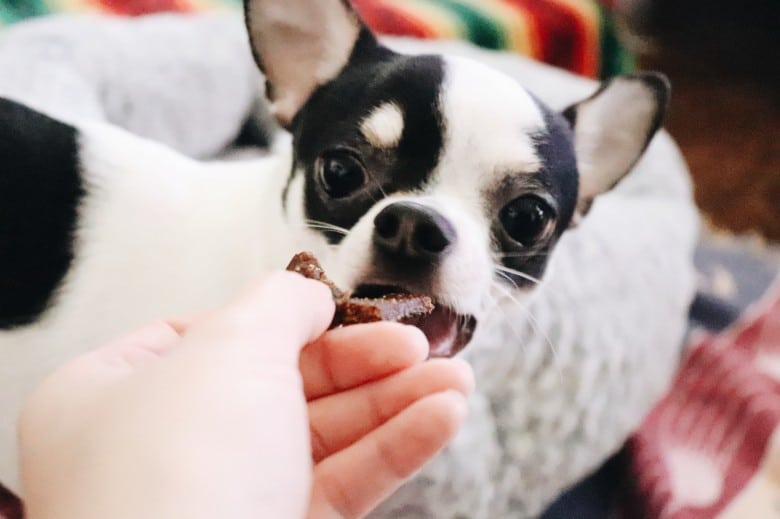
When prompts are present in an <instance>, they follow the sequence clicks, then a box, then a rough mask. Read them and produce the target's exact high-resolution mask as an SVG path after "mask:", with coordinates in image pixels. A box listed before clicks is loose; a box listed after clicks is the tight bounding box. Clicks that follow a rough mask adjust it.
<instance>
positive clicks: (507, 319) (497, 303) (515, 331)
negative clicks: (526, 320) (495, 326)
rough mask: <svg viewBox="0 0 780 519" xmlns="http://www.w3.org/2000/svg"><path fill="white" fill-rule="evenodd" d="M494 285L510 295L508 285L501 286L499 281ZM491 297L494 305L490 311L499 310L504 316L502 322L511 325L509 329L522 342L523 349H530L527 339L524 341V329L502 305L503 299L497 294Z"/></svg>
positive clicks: (524, 350)
mask: <svg viewBox="0 0 780 519" xmlns="http://www.w3.org/2000/svg"><path fill="white" fill-rule="evenodd" d="M493 286H494V287H495V288H498V289H501V290H503V291H505V292H504V293H505V294H506V295H509V291H508V289H506V287H503V286H501V285H499V284H497V283H493ZM491 299H492V301H491V303H492V306H491V307H490V308H489V311H490V312H491V313H492V312H493V310H498V311H499V312H500V313H501V316H502V319H501V320H502V322H504V323H507V325H508V326H509V329H510V330H511V331H512V333H513V334H514V335H515V337H516V338H517V340H518V342H520V347H521V348H522V349H523V352H526V351H527V349H528V346H527V345H526V343H525V341H523V333H522V330H519V329H518V328H517V325H516V323H515V320H514V319H512V318H511V316H510V315H509V312H507V310H506V309H504V308H503V307H502V306H501V301H500V300H499V298H498V297H496V296H491Z"/></svg>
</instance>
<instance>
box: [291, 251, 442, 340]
mask: <svg viewBox="0 0 780 519" xmlns="http://www.w3.org/2000/svg"><path fill="white" fill-rule="evenodd" d="M287 270H289V271H292V272H297V273H298V274H301V275H302V276H304V277H307V278H309V279H314V280H316V281H320V282H322V283H325V284H326V285H328V287H330V290H331V292H332V293H333V300H334V301H335V303H336V313H335V315H334V317H333V322H332V323H331V325H330V327H331V328H335V327H336V326H347V325H350V324H360V323H373V322H377V321H393V322H399V323H404V324H416V323H417V322H418V321H419V320H420V319H421V318H422V317H425V316H426V315H429V314H430V313H431V312H433V310H434V304H433V301H432V300H431V298H430V297H428V296H419V295H413V294H387V295H383V296H382V297H377V298H362V297H361V298H356V297H353V298H350V297H348V296H347V295H346V294H345V293H344V291H342V290H341V289H339V288H338V287H337V286H336V285H335V284H334V283H333V281H331V280H330V279H329V278H328V276H327V275H326V274H325V271H324V270H323V268H322V266H321V265H320V263H319V261H317V258H316V257H315V256H314V254H312V253H310V252H301V253H299V254H296V255H295V256H294V257H293V259H292V261H290V264H289V265H287Z"/></svg>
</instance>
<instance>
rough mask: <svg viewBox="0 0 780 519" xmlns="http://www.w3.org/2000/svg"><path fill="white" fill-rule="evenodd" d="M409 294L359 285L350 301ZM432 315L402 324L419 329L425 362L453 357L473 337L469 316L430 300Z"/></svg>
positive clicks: (473, 326) (473, 325)
mask: <svg viewBox="0 0 780 519" xmlns="http://www.w3.org/2000/svg"><path fill="white" fill-rule="evenodd" d="M399 293H409V290H406V289H404V288H402V287H397V286H389V285H359V286H358V287H357V288H356V289H355V290H354V292H353V293H352V295H353V296H354V297H380V296H383V295H387V294H399ZM432 300H433V303H434V309H433V311H432V312H431V313H430V314H428V315H424V316H416V317H413V318H411V319H408V320H405V321H404V322H405V323H406V324H410V325H412V326H416V327H417V328H419V329H420V330H421V331H422V332H423V333H424V334H425V337H426V338H427V339H428V344H429V348H430V349H429V353H428V356H429V358H442V357H445V358H446V357H454V356H455V355H457V354H458V353H460V352H461V351H462V350H463V348H465V347H466V346H467V345H468V343H469V342H471V338H472V337H473V336H474V330H475V329H476V327H477V319H476V317H474V316H473V315H468V314H460V313H458V312H457V311H456V310H455V309H453V308H451V307H449V306H447V305H444V304H441V303H440V302H439V301H437V300H436V298H435V297H432Z"/></svg>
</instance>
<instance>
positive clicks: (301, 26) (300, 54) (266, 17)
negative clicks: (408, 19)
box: [244, 0, 378, 127]
mask: <svg viewBox="0 0 780 519" xmlns="http://www.w3.org/2000/svg"><path fill="white" fill-rule="evenodd" d="M244 13H245V16H246V25H247V29H248V31H249V40H250V42H251V45H252V52H253V54H254V56H255V60H256V61H257V64H258V65H259V66H260V69H261V70H262V71H263V73H264V74H265V76H266V80H267V87H268V91H267V95H268V98H269V99H270V101H271V102H272V107H271V109H272V111H273V113H274V115H275V116H276V118H277V120H278V121H279V123H280V124H281V125H282V126H285V127H288V126H289V124H290V122H291V121H292V119H293V118H294V117H295V114H297V113H298V111H299V110H300V109H301V108H302V107H303V105H304V104H305V103H306V101H307V100H308V99H309V97H310V96H311V94H312V93H313V92H314V90H315V89H316V88H317V87H318V86H320V85H323V84H325V83H327V82H328V81H330V80H332V79H333V78H335V77H336V76H338V75H339V73H340V72H341V71H342V69H343V68H344V67H345V66H346V65H347V64H348V63H349V60H350V57H351V56H352V53H353V50H354V49H355V45H356V44H357V42H358V40H360V41H361V44H363V45H365V46H369V47H378V44H377V43H376V39H375V38H374V36H373V35H372V34H371V33H370V31H369V30H368V29H367V28H366V27H365V25H364V24H363V22H362V20H361V19H360V16H359V15H358V14H357V12H356V11H355V10H354V9H353V8H352V6H351V5H350V3H349V0H244Z"/></svg>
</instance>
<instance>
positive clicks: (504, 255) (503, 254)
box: [496, 251, 550, 259]
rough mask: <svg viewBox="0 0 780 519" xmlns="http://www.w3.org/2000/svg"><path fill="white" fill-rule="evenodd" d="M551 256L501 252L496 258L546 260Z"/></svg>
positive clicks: (538, 253)
mask: <svg viewBox="0 0 780 519" xmlns="http://www.w3.org/2000/svg"><path fill="white" fill-rule="evenodd" d="M549 255H550V254H549V253H548V252H533V251H523V252H499V253H498V254H496V257H498V258H499V259H512V258H545V257H547V256H549Z"/></svg>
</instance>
